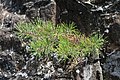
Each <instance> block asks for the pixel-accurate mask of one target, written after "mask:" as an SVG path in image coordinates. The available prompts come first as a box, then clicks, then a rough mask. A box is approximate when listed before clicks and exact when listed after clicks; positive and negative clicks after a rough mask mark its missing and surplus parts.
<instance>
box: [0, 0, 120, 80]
mask: <svg viewBox="0 0 120 80" xmlns="http://www.w3.org/2000/svg"><path fill="white" fill-rule="evenodd" d="M119 4H120V1H119V0H55V1H54V0H0V49H1V50H0V80H102V70H101V67H100V63H99V61H98V62H97V61H96V62H94V63H89V64H88V63H87V62H81V63H79V64H78V65H76V66H75V68H74V69H73V70H72V71H71V70H68V69H67V68H66V66H70V65H58V62H57V61H56V64H53V63H52V62H50V61H49V60H47V59H45V60H43V59H38V58H35V57H34V56H32V55H30V54H29V53H27V52H26V49H25V48H23V47H21V42H20V41H19V39H17V38H16V37H15V35H14V33H13V31H14V30H15V26H16V23H17V22H19V21H30V20H33V19H36V18H41V19H42V20H44V21H46V20H51V21H52V22H54V23H55V24H59V23H62V22H65V23H71V22H74V23H75V25H77V28H78V29H79V30H80V31H81V32H82V33H84V34H86V35H89V34H90V33H92V32H94V31H98V32H99V33H102V34H103V35H104V37H107V40H109V42H110V43H112V44H114V46H115V47H114V46H111V47H110V48H109V49H111V50H114V49H117V50H119V46H120V9H119V8H120V5H119ZM115 57H116V56H113V55H112V56H111V57H110V59H107V60H106V63H105V64H106V66H104V70H105V73H106V72H107V73H108V74H109V75H106V76H105V77H107V79H108V80H110V79H111V80H119V77H120V76H119V68H118V66H117V65H118V64H119V61H118V60H117V61H118V62H117V63H116V64H114V63H115V62H114V61H115ZM111 60H113V62H111ZM108 63H110V64H108ZM111 64H113V65H114V66H115V68H113V67H112V68H110V69H109V70H108V69H107V68H109V67H111V66H112V65H111ZM87 72H88V73H87ZM109 76H112V77H110V78H109ZM116 76H117V77H116Z"/></svg>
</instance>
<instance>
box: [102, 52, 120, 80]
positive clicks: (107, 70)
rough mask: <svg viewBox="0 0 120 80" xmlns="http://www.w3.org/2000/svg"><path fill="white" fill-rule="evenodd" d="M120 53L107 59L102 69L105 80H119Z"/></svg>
mask: <svg viewBox="0 0 120 80" xmlns="http://www.w3.org/2000/svg"><path fill="white" fill-rule="evenodd" d="M119 60H120V51H117V52H114V53H113V54H112V55H111V56H109V57H107V59H106V61H105V63H104V65H103V69H104V75H105V79H106V80H120V67H119V66H120V63H119Z"/></svg>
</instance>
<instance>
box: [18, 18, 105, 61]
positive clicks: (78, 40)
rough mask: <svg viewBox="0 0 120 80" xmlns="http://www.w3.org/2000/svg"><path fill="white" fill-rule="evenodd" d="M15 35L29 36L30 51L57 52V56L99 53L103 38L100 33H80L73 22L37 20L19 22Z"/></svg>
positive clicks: (21, 37) (41, 52) (45, 53)
mask: <svg viewBox="0 0 120 80" xmlns="http://www.w3.org/2000/svg"><path fill="white" fill-rule="evenodd" d="M17 29H18V32H16V33H17V35H18V36H19V38H20V39H21V40H24V39H26V38H29V39H30V41H29V44H28V45H29V46H30V51H34V52H33V54H34V55H39V56H42V55H43V54H44V55H48V54H50V53H54V52H55V53H57V55H58V56H59V58H64V59H66V58H69V57H68V56H71V58H77V57H84V56H86V55H89V54H93V55H94V54H99V53H100V52H99V49H100V48H101V46H102V45H103V42H104V39H103V38H102V36H101V35H100V34H96V33H95V34H92V35H90V36H88V37H86V36H85V35H82V34H80V32H79V31H78V30H77V29H75V26H74V24H69V25H67V24H60V25H57V26H56V27H55V26H54V24H52V23H51V22H49V21H48V22H43V21H41V20H37V21H35V22H31V23H19V24H18V26H17Z"/></svg>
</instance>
